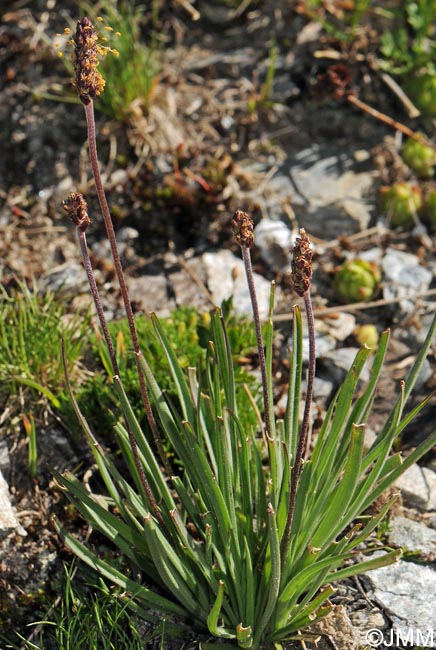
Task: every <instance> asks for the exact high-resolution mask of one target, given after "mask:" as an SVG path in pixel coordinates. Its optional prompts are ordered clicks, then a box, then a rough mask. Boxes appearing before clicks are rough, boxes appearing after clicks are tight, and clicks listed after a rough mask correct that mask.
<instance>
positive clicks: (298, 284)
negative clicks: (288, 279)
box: [292, 228, 312, 297]
mask: <svg viewBox="0 0 436 650" xmlns="http://www.w3.org/2000/svg"><path fill="white" fill-rule="evenodd" d="M311 279H312V250H311V248H310V241H309V238H308V236H307V235H306V231H305V230H304V228H300V236H299V237H297V240H296V242H295V246H294V251H293V259H292V285H293V289H294V291H295V293H297V294H298V295H299V296H301V297H303V296H304V295H305V294H306V293H307V292H308V291H309V289H310V281H311Z"/></svg>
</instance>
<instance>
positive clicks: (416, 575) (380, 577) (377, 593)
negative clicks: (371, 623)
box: [362, 553, 436, 638]
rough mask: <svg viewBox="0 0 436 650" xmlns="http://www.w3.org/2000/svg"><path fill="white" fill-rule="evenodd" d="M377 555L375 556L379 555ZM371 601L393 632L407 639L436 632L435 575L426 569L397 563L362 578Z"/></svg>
mask: <svg viewBox="0 0 436 650" xmlns="http://www.w3.org/2000/svg"><path fill="white" fill-rule="evenodd" d="M382 554H383V553H377V554H376V555H382ZM362 579H363V580H364V581H365V583H367V584H368V585H369V586H370V592H369V593H368V595H369V597H370V598H371V599H373V600H375V601H376V602H377V603H378V604H379V605H380V606H381V607H382V608H383V610H384V611H385V612H386V613H387V614H388V616H389V618H390V619H391V620H392V621H393V624H394V630H397V631H398V632H399V633H401V634H404V635H407V633H408V631H409V630H411V629H413V630H419V631H420V632H421V633H422V634H423V635H424V638H425V636H426V631H427V630H430V629H431V630H436V609H435V606H434V604H435V602H436V571H434V570H433V569H431V568H430V567H428V566H421V565H418V564H414V563H413V562H404V561H402V560H400V561H399V562H397V563H396V564H391V565H389V566H386V567H382V568H381V569H375V570H374V571H370V572H369V573H367V574H366V575H364V576H362Z"/></svg>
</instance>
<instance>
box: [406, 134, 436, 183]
mask: <svg viewBox="0 0 436 650" xmlns="http://www.w3.org/2000/svg"><path fill="white" fill-rule="evenodd" d="M401 157H402V158H403V160H404V162H405V163H406V165H408V166H409V167H410V169H412V170H413V171H414V172H415V174H416V175H417V176H418V177H419V178H430V177H431V176H433V174H434V168H435V165H436V151H435V150H434V149H433V147H429V146H428V145H426V144H424V143H423V142H419V141H418V140H415V139H413V138H409V139H408V140H407V142H406V144H405V145H404V147H403V150H402V152H401Z"/></svg>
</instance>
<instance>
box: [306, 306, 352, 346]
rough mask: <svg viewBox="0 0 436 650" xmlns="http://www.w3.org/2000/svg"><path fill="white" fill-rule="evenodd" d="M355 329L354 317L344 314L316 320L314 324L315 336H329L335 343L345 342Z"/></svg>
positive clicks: (339, 313) (340, 313)
mask: <svg viewBox="0 0 436 650" xmlns="http://www.w3.org/2000/svg"><path fill="white" fill-rule="evenodd" d="M355 327H356V318H355V316H353V314H348V313H346V312H338V313H336V314H331V315H330V316H327V317H324V318H323V319H322V320H317V321H316V324H315V329H316V332H317V334H320V333H327V334H330V335H331V336H333V337H334V338H335V339H336V340H337V341H345V339H346V338H348V337H349V336H351V334H352V333H353V332H354V329H355Z"/></svg>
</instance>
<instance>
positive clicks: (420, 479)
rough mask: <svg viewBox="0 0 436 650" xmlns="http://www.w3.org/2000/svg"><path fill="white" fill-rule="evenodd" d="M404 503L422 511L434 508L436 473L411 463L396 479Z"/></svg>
mask: <svg viewBox="0 0 436 650" xmlns="http://www.w3.org/2000/svg"><path fill="white" fill-rule="evenodd" d="M395 486H396V487H398V488H400V490H401V494H402V497H403V500H404V503H405V505H407V506H409V507H411V508H418V509H419V510H423V511H431V510H436V473H435V472H433V471H432V470H431V469H428V468H427V467H421V466H420V465H412V466H411V467H409V469H407V470H406V471H405V472H404V474H402V475H401V476H400V477H399V478H398V479H397V480H396V481H395Z"/></svg>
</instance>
